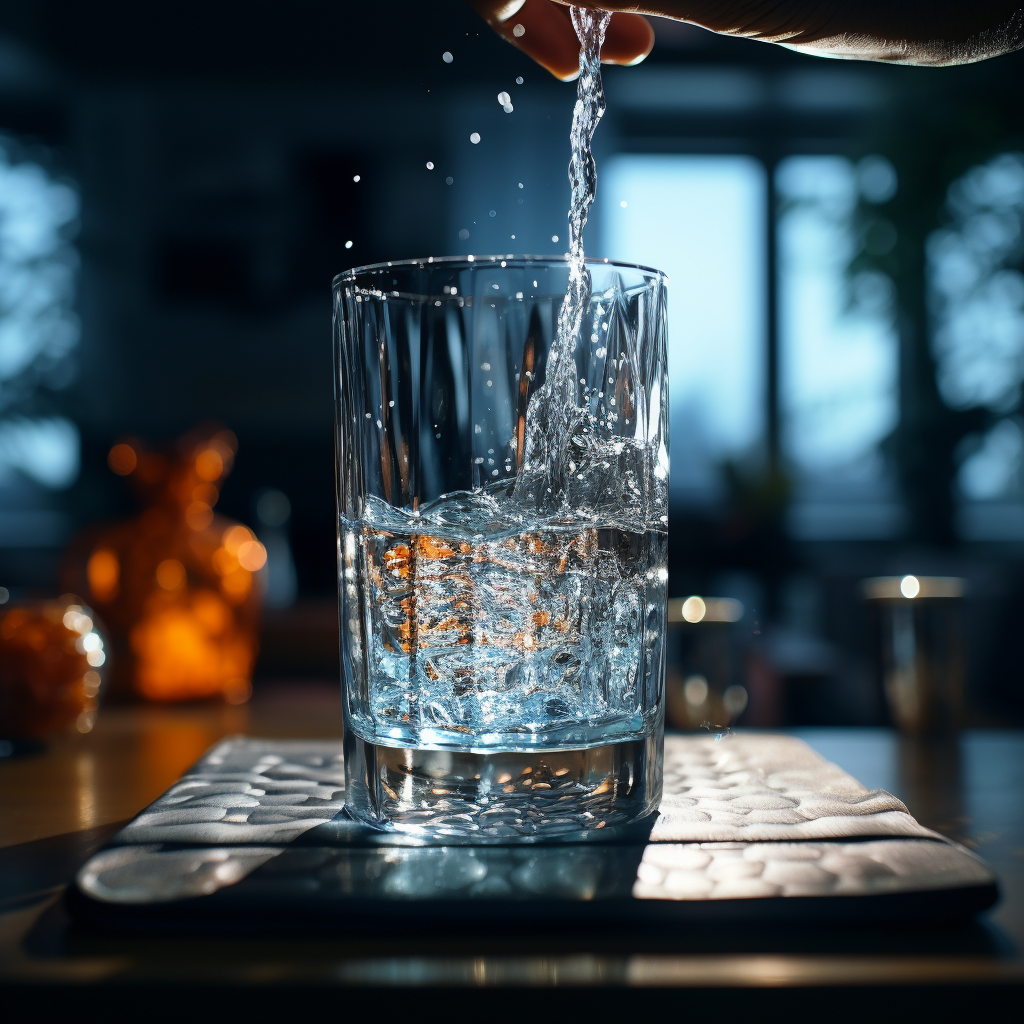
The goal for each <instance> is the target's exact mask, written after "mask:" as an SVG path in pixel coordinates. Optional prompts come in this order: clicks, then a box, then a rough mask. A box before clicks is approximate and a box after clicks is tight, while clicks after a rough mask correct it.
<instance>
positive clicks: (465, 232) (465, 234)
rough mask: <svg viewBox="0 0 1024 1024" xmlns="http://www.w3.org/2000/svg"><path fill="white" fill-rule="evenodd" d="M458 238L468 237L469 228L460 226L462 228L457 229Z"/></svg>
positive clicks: (464, 238)
mask: <svg viewBox="0 0 1024 1024" xmlns="http://www.w3.org/2000/svg"><path fill="white" fill-rule="evenodd" d="M459 238H461V239H462V240H463V241H465V240H466V239H467V238H469V230H468V229H467V228H462V230H461V231H459Z"/></svg>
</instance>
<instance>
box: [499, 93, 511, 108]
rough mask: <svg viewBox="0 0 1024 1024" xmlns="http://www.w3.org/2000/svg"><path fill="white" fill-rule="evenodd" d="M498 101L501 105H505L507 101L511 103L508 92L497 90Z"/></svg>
mask: <svg viewBox="0 0 1024 1024" xmlns="http://www.w3.org/2000/svg"><path fill="white" fill-rule="evenodd" d="M498 102H499V103H500V104H501V105H502V106H505V105H506V104H507V103H511V102H512V97H511V96H509V94H508V93H507V92H499V93H498Z"/></svg>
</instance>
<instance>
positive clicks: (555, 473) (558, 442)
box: [516, 7, 611, 505]
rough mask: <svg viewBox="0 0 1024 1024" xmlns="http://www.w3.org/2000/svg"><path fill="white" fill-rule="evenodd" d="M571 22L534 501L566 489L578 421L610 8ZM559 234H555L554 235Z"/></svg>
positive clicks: (580, 12)
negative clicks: (553, 311)
mask: <svg viewBox="0 0 1024 1024" xmlns="http://www.w3.org/2000/svg"><path fill="white" fill-rule="evenodd" d="M569 12H570V14H571V16H572V23H573V27H574V28H575V29H576V35H577V36H578V37H579V40H580V77H579V82H578V85H577V90H576V106H575V108H574V109H573V115H572V130H571V132H570V136H569V139H570V143H571V146H572V155H571V157H570V160H569V183H570V185H571V187H572V191H571V201H570V206H569V251H568V255H567V258H568V263H569V285H568V288H567V290H566V293H565V298H564V299H563V300H562V305H561V307H560V308H559V311H558V326H557V329H556V333H555V340H554V342H553V344H552V346H551V351H550V353H549V354H548V363H547V371H546V379H545V382H544V386H543V387H541V388H540V389H538V391H537V392H536V394H535V395H534V396H533V398H532V400H531V401H530V403H529V408H528V410H527V416H526V424H525V431H522V432H521V434H524V435H525V438H524V445H523V450H522V451H521V452H520V453H519V458H520V463H521V466H520V476H519V479H518V481H517V485H516V497H517V498H518V499H523V498H526V499H527V500H529V501H530V502H531V503H536V504H542V505H550V504H551V503H557V502H558V500H559V496H560V494H561V493H562V491H563V490H564V484H565V479H566V472H565V468H564V466H565V463H566V460H567V458H568V454H567V453H568V451H569V442H570V439H571V437H572V436H573V434H574V432H575V431H576V429H577V428H578V426H579V423H580V417H581V414H582V410H581V409H580V408H579V404H578V402H577V397H578V384H577V381H576V364H575V360H574V358H573V355H574V353H575V350H576V343H577V341H578V339H579V335H580V328H581V326H582V324H583V315H584V312H585V311H586V309H587V306H588V304H589V302H590V272H589V271H588V270H587V265H586V262H585V256H584V251H583V231H584V228H585V227H586V225H587V218H588V217H589V214H590V207H591V206H592V205H593V203H594V197H595V195H596V193H597V166H596V164H595V162H594V154H593V151H592V149H591V143H592V141H593V138H594V132H595V131H596V130H597V125H598V122H599V121H600V120H601V117H602V116H603V114H604V112H605V99H604V86H603V84H602V81H601V47H602V45H603V44H604V36H605V32H606V31H607V29H608V23H609V22H610V21H611V14H609V13H608V12H607V11H590V10H586V9H585V8H581V7H570V8H569ZM556 238H557V236H552V240H556Z"/></svg>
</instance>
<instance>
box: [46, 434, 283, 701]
mask: <svg viewBox="0 0 1024 1024" xmlns="http://www.w3.org/2000/svg"><path fill="white" fill-rule="evenodd" d="M236 449H237V441H236V440H235V437H234V435H233V434H232V433H231V432H230V431H228V430H224V429H222V428H211V429H208V430H205V431H194V432H192V433H190V434H187V435H185V437H183V438H181V440H180V441H179V442H178V444H177V446H176V450H173V451H169V452H167V451H165V452H158V451H151V450H149V449H147V448H146V446H145V445H143V444H142V443H141V442H140V441H138V440H136V439H126V440H125V441H122V442H120V443H119V444H116V445H114V447H113V448H111V450H110V453H109V456H108V463H109V465H110V467H111V469H112V470H113V471H114V472H115V473H117V474H119V475H121V476H126V477H128V478H129V479H130V480H131V481H132V483H133V484H134V485H135V486H136V489H137V491H138V492H139V494H140V496H141V498H142V501H143V504H144V506H145V507H144V509H143V511H142V512H141V513H140V515H138V516H137V517H135V518H134V519H130V520H127V521H123V522H120V523H112V524H109V525H106V526H102V527H98V528H95V529H93V530H90V531H87V532H86V533H85V534H83V535H81V536H80V537H79V538H78V539H77V540H76V541H75V543H74V544H73V545H72V548H71V549H70V551H69V555H68V558H67V559H66V571H65V585H67V586H68V587H69V588H72V587H78V588H80V589H84V590H86V592H87V593H88V594H89V596H90V598H91V599H92V601H93V602H94V603H95V604H96V607H97V610H98V611H100V612H101V614H102V615H103V618H104V621H105V622H106V623H107V624H108V627H109V628H110V631H111V634H112V635H111V640H112V643H113V646H114V653H115V657H114V658H113V659H112V664H111V691H112V692H114V693H117V692H120V693H122V694H124V693H126V692H134V693H136V694H138V695H141V696H143V697H145V698H147V699H150V700H162V701H167V700H190V699H195V698H200V697H211V696H217V695H220V696H223V697H224V698H225V699H226V700H227V701H229V702H230V703H240V702H242V701H244V700H246V699H248V695H249V694H250V693H251V679H252V671H253V666H254V663H255V660H256V654H257V651H258V641H257V627H258V614H259V594H260V588H259V587H257V586H255V585H254V583H255V574H257V573H258V572H260V571H261V570H262V568H263V566H264V564H265V563H266V557H267V556H266V549H265V548H264V547H263V545H262V544H261V543H260V542H259V541H258V540H257V538H256V536H255V535H254V534H253V532H252V531H251V530H250V529H249V528H248V527H246V526H243V525H242V524H241V523H236V522H232V521H231V520H229V519H226V518H225V517H223V516H220V515H218V514H216V513H215V512H214V510H213V507H214V505H215V504H216V502H217V499H218V498H219V497H220V486H221V484H222V483H223V480H224V478H225V477H226V476H227V474H228V473H229V472H230V471H231V467H232V465H233V463H234V457H235V452H236Z"/></svg>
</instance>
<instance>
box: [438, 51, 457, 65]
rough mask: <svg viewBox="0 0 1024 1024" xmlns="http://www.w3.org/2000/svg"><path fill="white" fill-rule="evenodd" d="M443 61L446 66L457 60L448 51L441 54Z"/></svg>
mask: <svg viewBox="0 0 1024 1024" xmlns="http://www.w3.org/2000/svg"><path fill="white" fill-rule="evenodd" d="M441 60H443V61H444V62H445V64H451V62H452V61H453V60H455V58H454V57H453V56H452V55H451V53H450V52H449V51H448V50H445V51H444V53H442V54H441Z"/></svg>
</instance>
